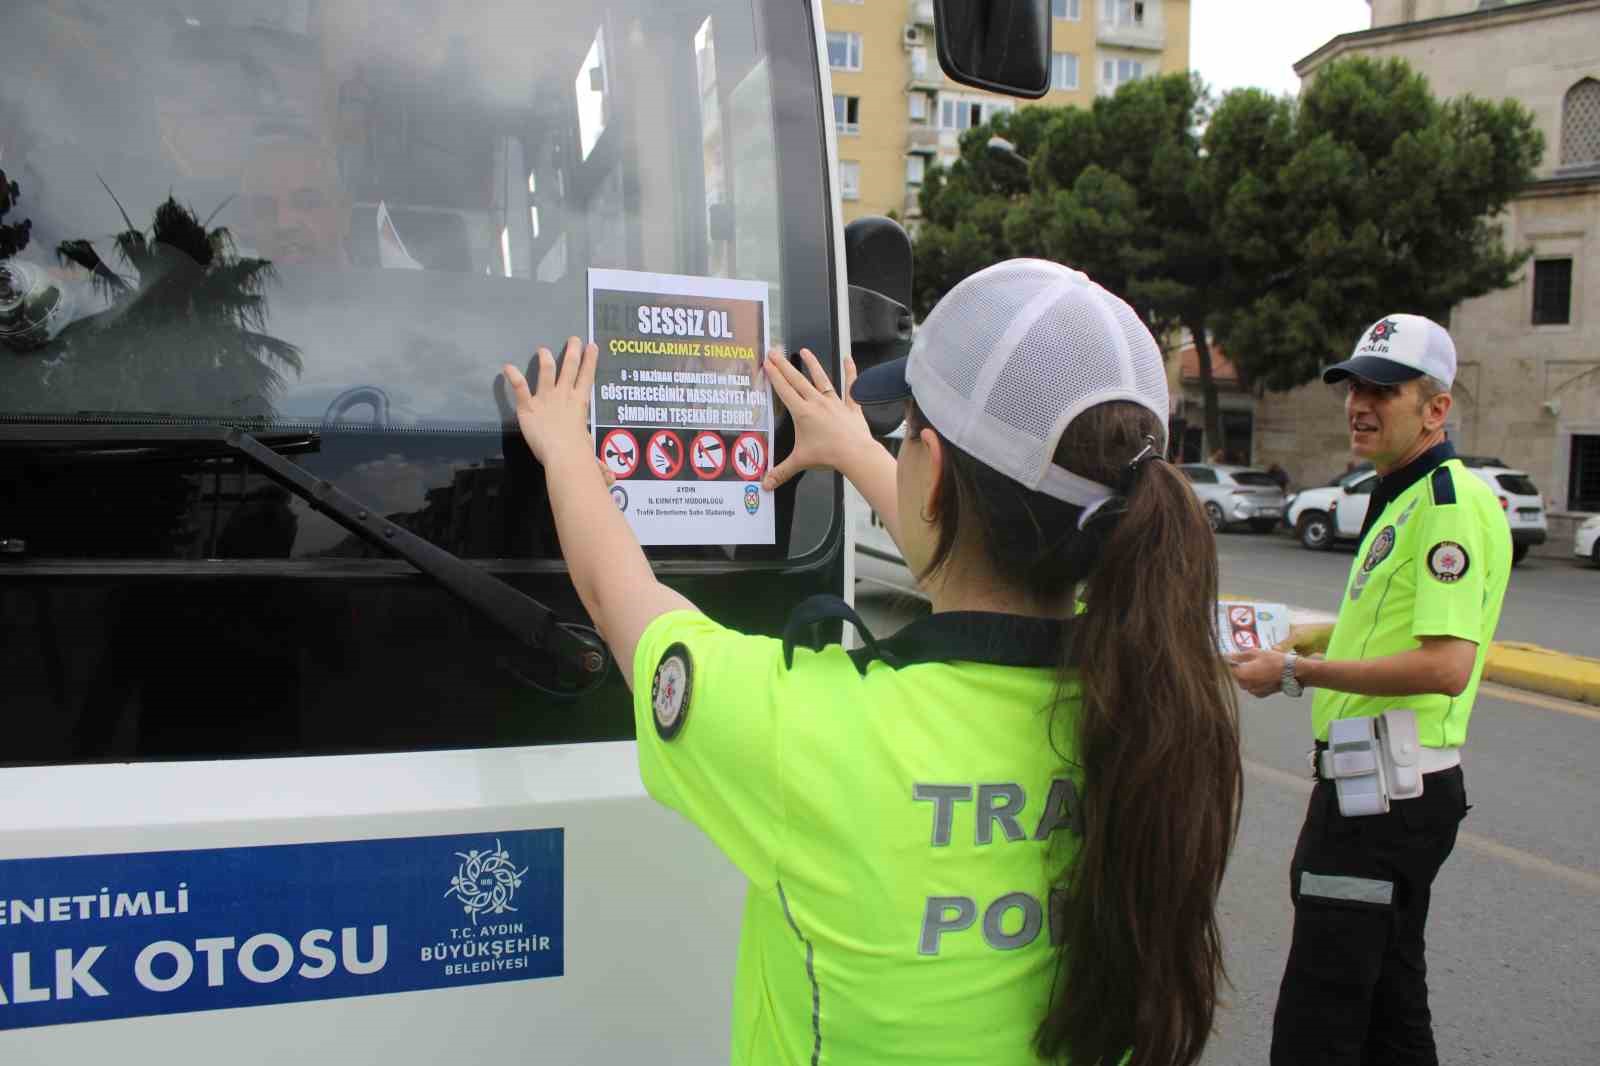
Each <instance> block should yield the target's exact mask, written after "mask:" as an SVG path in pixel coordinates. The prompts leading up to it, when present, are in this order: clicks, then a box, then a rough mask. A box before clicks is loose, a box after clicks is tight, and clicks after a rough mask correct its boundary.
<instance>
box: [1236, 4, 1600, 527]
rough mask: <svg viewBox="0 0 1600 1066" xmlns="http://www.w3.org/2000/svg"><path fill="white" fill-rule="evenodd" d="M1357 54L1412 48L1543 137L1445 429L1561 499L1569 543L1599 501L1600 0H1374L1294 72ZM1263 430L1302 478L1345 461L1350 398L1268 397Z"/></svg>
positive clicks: (1455, 328) (1269, 453) (1467, 328)
mask: <svg viewBox="0 0 1600 1066" xmlns="http://www.w3.org/2000/svg"><path fill="white" fill-rule="evenodd" d="M1350 55H1366V56H1373V57H1375V58H1388V57H1390V56H1398V57H1400V58H1403V59H1405V60H1406V61H1407V62H1408V63H1410V64H1411V65H1412V66H1413V67H1415V68H1416V69H1417V70H1419V71H1421V72H1422V73H1423V74H1425V75H1427V78H1428V81H1429V83H1430V84H1431V86H1432V88H1433V92H1434V94H1435V95H1436V96H1439V97H1441V98H1444V97H1453V96H1461V95H1463V94H1467V93H1471V94H1472V95H1474V96H1478V97H1480V98H1487V99H1501V98H1505V97H1514V98H1515V99H1517V100H1519V101H1521V103H1522V104H1523V105H1524V106H1525V107H1527V108H1528V109H1529V110H1530V111H1532V112H1533V114H1534V117H1535V120H1536V122H1537V124H1538V127H1539V129H1540V131H1541V132H1542V133H1543V134H1544V138H1545V155H1544V162H1543V164H1542V165H1541V166H1540V167H1539V170H1538V172H1537V173H1536V174H1535V176H1534V180H1533V181H1532V182H1531V183H1529V185H1528V186H1527V187H1526V188H1524V189H1523V191H1522V193H1521V194H1520V195H1519V196H1518V197H1517V198H1516V200H1514V201H1513V202H1512V203H1511V204H1510V206H1509V207H1508V208H1507V210H1506V213H1505V215H1504V216H1502V217H1501V219H1499V220H1498V222H1499V225H1500V226H1501V231H1502V233H1503V235H1504V239H1505V241H1506V243H1507V244H1509V245H1510V246H1511V247H1513V248H1528V249H1531V250H1532V252H1533V257H1532V259H1531V260H1530V262H1529V263H1528V264H1527V266H1526V267H1524V268H1523V271H1522V274H1521V276H1520V277H1519V279H1518V281H1517V283H1516V284H1514V285H1513V286H1511V287H1510V288H1508V289H1502V290H1500V291H1498V292H1492V293H1489V294H1488V295H1485V296H1480V297H1478V298H1477V299H1474V300H1467V301H1466V302H1464V303H1462V304H1460V305H1459V306H1457V307H1456V308H1455V309H1454V311H1453V312H1452V313H1451V315H1450V321H1449V323H1448V325H1449V328H1450V332H1451V335H1452V336H1453V337H1454V339H1455V343H1456V351H1457V355H1458V358H1459V368H1458V370H1457V373H1456V388H1455V408H1454V410H1453V411H1452V414H1451V422H1450V430H1451V434H1452V436H1453V437H1454V438H1455V441H1456V447H1457V448H1458V449H1459V450H1461V451H1462V452H1467V453H1472V454H1479V455H1493V456H1495V457H1497V458H1500V459H1503V460H1505V462H1507V463H1509V464H1511V465H1512V466H1515V467H1519V468H1521V469H1523V470H1526V471H1528V473H1529V474H1530V475H1531V476H1532V478H1533V481H1534V483H1535V484H1536V485H1538V487H1539V489H1540V490H1541V492H1542V493H1543V495H1544V497H1545V502H1546V505H1547V506H1548V508H1549V510H1550V534H1551V543H1550V545H1549V546H1548V547H1547V549H1545V550H1547V551H1549V552H1551V553H1553V554H1562V553H1565V552H1569V551H1571V550H1572V537H1571V530H1572V526H1573V525H1574V524H1575V523H1577V522H1579V521H1581V520H1582V519H1583V518H1584V517H1585V516H1587V515H1590V514H1596V513H1600V0H1522V2H1507V0H1373V2H1372V26H1371V28H1370V29H1367V30H1362V31H1359V32H1356V33H1347V34H1344V35H1343V36H1340V37H1336V38H1334V39H1333V40H1331V41H1329V42H1328V43H1327V44H1325V45H1323V46H1322V47H1321V48H1319V49H1317V51H1315V52H1313V53H1312V54H1311V55H1309V56H1307V57H1306V58H1304V59H1302V60H1301V61H1300V62H1299V63H1297V64H1295V72H1296V73H1297V74H1299V75H1300V77H1301V78H1302V80H1303V81H1304V80H1308V79H1310V78H1313V77H1315V76H1316V72H1317V71H1318V70H1319V69H1321V68H1322V67H1323V66H1324V65H1325V64H1327V63H1329V62H1331V61H1332V60H1334V59H1336V58H1338V57H1341V56H1350ZM1394 310H1396V311H1401V310H1405V308H1398V307H1397V308H1395V309H1394ZM1351 340H1352V342H1353V341H1354V338H1351ZM1329 355H1330V361H1331V360H1332V359H1338V358H1343V356H1344V353H1343V352H1334V353H1329ZM1255 434H1256V439H1255V443H1256V449H1255V451H1256V462H1257V463H1258V464H1259V463H1265V462H1271V461H1278V462H1281V463H1283V464H1284V466H1285V467H1287V468H1288V470H1289V471H1290V473H1291V474H1293V475H1294V477H1295V479H1296V480H1297V481H1300V482H1302V483H1313V482H1316V481H1320V480H1321V479H1323V478H1325V477H1326V476H1328V475H1330V474H1332V473H1335V472H1337V471H1339V470H1342V469H1343V468H1344V464H1345V462H1346V459H1347V452H1346V449H1347V447H1348V438H1347V436H1346V434H1345V431H1344V423H1343V420H1342V418H1341V411H1340V406H1339V400H1338V398H1337V397H1336V396H1335V395H1332V394H1331V393H1330V392H1329V390H1328V389H1327V388H1325V387H1324V386H1322V385H1321V384H1312V385H1307V386H1304V387H1302V388H1300V389H1297V390H1295V391H1294V392H1292V393H1289V394H1288V395H1268V396H1266V397H1265V398H1264V399H1263V401H1262V402H1261V404H1260V406H1259V408H1258V417H1257V419H1256V425H1255Z"/></svg>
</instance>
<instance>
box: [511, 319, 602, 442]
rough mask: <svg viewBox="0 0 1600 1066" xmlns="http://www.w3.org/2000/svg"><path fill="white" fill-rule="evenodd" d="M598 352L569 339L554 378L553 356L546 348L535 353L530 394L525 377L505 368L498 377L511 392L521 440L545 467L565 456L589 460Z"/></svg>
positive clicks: (577, 340) (515, 369)
mask: <svg viewBox="0 0 1600 1066" xmlns="http://www.w3.org/2000/svg"><path fill="white" fill-rule="evenodd" d="M599 358H600V349H599V348H598V347H596V346H595V345H593V344H589V345H584V343H583V342H582V341H580V340H579V339H578V338H577V337H568V338H567V346H566V349H565V351H564V352H563V353H562V357H561V371H560V374H559V376H558V375H557V373H556V360H555V356H553V355H552V354H550V349H548V348H540V349H539V379H538V382H537V385H536V387H535V388H534V389H532V390H530V389H529V388H528V380H527V378H525V377H523V376H522V373H521V372H520V371H519V370H517V368H516V367H514V366H512V365H511V364H510V363H507V364H506V365H505V366H504V367H503V368H502V372H503V373H504V374H505V377H506V384H507V385H508V386H509V387H510V389H511V400H512V404H513V405H514V407H515V409H516V412H517V425H518V426H519V427H520V428H521V430H522V438H523V440H526V441H527V442H528V447H529V448H531V449H532V450H533V455H534V458H535V459H538V460H539V462H541V463H543V464H544V465H545V466H546V467H549V466H550V465H551V462H552V460H555V459H558V458H560V457H562V456H564V455H566V454H567V453H569V452H573V451H575V452H577V453H579V454H582V455H585V456H592V455H593V454H594V448H593V446H592V445H591V444H590V440H589V397H590V396H591V395H592V394H593V391H594V370H595V363H596V362H597V361H598V360H599Z"/></svg>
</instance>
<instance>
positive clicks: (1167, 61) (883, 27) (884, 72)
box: [823, 0, 1190, 225]
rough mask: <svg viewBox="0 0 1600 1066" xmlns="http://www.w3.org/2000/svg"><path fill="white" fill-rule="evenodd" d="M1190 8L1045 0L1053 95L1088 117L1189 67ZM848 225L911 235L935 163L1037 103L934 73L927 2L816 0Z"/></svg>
mask: <svg viewBox="0 0 1600 1066" xmlns="http://www.w3.org/2000/svg"><path fill="white" fill-rule="evenodd" d="M1189 3H1190V0H1051V5H1050V8H1051V19H1050V26H1051V38H1050V41H1051V61H1050V75H1051V83H1050V92H1048V93H1047V94H1045V96H1044V97H1043V98H1042V99H1040V100H1039V101H1037V102H1038V103H1039V104H1046V105H1052V106H1057V107H1059V106H1062V105H1067V104H1074V105H1077V106H1080V107H1087V106H1088V105H1089V104H1091V103H1092V102H1093V101H1094V97H1095V94H1096V93H1109V92H1113V91H1115V89H1116V87H1117V86H1118V85H1120V84H1122V83H1123V82H1125V81H1132V80H1134V79H1136V78H1142V77H1149V76H1151V75H1155V74H1169V73H1172V72H1173V71H1183V70H1187V69H1188V68H1189ZM823 21H824V23H825V24H826V28H827V35H828V36H827V42H828V65H829V67H830V68H831V74H832V77H833V117H834V126H835V129H836V131H837V133H838V141H839V189H840V193H841V197H842V199H843V201H844V217H845V221H846V222H848V221H851V220H852V219H855V218H859V217H861V216H863V215H887V214H889V213H890V212H891V211H892V212H894V214H895V215H896V216H898V217H899V218H901V219H904V220H908V221H910V222H911V223H912V224H913V225H914V224H915V220H916V218H917V216H918V215H919V214H920V213H921V206H920V204H919V202H918V193H919V190H920V188H921V185H922V178H923V175H924V174H925V173H926V172H927V168H928V167H930V166H932V165H933V164H934V163H938V162H943V163H948V162H950V161H951V160H953V159H954V158H955V157H956V155H957V148H958V143H959V140H960V137H961V134H962V132H963V131H965V130H967V129H969V128H971V127H972V126H975V125H980V124H982V123H984V122H987V121H988V120H989V119H990V118H992V117H993V116H994V115H995V114H996V113H997V112H1001V111H1009V110H1011V109H1012V108H1014V107H1018V106H1024V107H1025V106H1028V105H1029V104H1031V103H1033V102H1034V101H1023V100H1017V99H1015V98H1014V97H1009V96H998V95H995V94H993V93H986V92H983V91H981V90H978V89H972V88H968V87H967V86H964V85H957V84H956V83H955V82H953V81H950V80H948V79H947V78H945V76H944V72H943V71H942V70H940V68H939V59H938V54H937V50H936V48H935V44H934V37H933V0H824V3H823Z"/></svg>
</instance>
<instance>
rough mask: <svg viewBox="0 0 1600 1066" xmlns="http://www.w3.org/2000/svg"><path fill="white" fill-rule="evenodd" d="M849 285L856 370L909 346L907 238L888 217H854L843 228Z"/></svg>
mask: <svg viewBox="0 0 1600 1066" xmlns="http://www.w3.org/2000/svg"><path fill="white" fill-rule="evenodd" d="M844 264H845V266H844V269H845V280H846V281H847V282H849V285H850V351H851V354H852V356H853V357H854V358H855V361H856V366H857V367H858V368H859V369H861V370H866V369H867V368H868V367H873V366H877V365H878V364H879V363H884V362H887V361H889V360H890V359H898V358H900V357H901V356H902V355H905V354H906V353H907V352H909V351H910V350H911V328H912V321H911V238H910V237H908V236H907V235H906V231H905V230H904V229H903V228H901V226H900V223H898V222H896V221H895V220H894V219H892V218H883V217H881V216H873V217H870V218H858V219H856V220H855V221H854V222H852V223H850V224H849V225H848V226H846V227H845V228H844Z"/></svg>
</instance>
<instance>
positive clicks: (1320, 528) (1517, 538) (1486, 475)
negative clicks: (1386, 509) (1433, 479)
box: [1288, 456, 1550, 566]
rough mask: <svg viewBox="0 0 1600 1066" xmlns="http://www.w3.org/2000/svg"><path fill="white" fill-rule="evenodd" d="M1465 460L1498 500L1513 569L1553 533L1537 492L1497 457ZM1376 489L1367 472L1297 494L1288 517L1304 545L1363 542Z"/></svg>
mask: <svg viewBox="0 0 1600 1066" xmlns="http://www.w3.org/2000/svg"><path fill="white" fill-rule="evenodd" d="M1461 461H1462V464H1463V465H1464V466H1466V468H1467V469H1468V470H1470V471H1472V473H1473V474H1475V475H1476V476H1477V477H1478V478H1480V479H1481V480H1482V481H1483V482H1484V483H1485V484H1486V485H1488V486H1489V487H1490V488H1491V489H1493V490H1494V494H1495V496H1497V497H1498V498H1499V500H1500V509H1501V510H1502V511H1504V512H1505V515H1506V521H1507V523H1509V524H1510V526H1511V563H1512V565H1513V566H1515V565H1516V564H1517V563H1520V562H1522V560H1523V559H1525V558H1526V557H1527V555H1528V552H1529V551H1531V550H1532V549H1533V547H1534V546H1535V545H1538V544H1543V543H1544V542H1545V540H1546V539H1547V538H1548V537H1549V535H1550V532H1549V525H1548V523H1547V521H1546V519H1545V513H1544V500H1543V499H1542V498H1541V497H1540V495H1539V489H1538V488H1537V486H1535V485H1534V483H1533V480H1532V479H1531V478H1530V477H1528V475H1527V473H1526V472H1524V471H1521V470H1513V469H1511V468H1510V467H1508V466H1506V465H1504V464H1503V463H1501V462H1500V461H1499V460H1498V459H1490V458H1481V457H1477V456H1462V457H1461ZM1377 485H1378V475H1377V474H1376V473H1374V472H1373V471H1370V470H1366V471H1359V472H1357V473H1353V474H1347V475H1345V477H1344V478H1342V479H1341V480H1340V483H1339V484H1338V485H1336V486H1332V487H1328V488H1320V489H1306V490H1305V491H1303V492H1300V493H1297V494H1296V495H1295V498H1294V502H1293V504H1292V505H1291V506H1290V509H1289V513H1288V518H1289V522H1290V524H1291V525H1292V526H1293V527H1294V531H1295V535H1296V536H1297V537H1299V538H1300V543H1301V545H1302V546H1304V547H1306V548H1309V549H1311V550H1312V551H1324V550H1326V549H1328V548H1330V547H1332V546H1333V543H1334V542H1335V541H1337V540H1355V539H1357V538H1359V537H1360V536H1361V526H1362V523H1364V522H1365V521H1366V520H1367V505H1368V504H1369V503H1370V502H1371V501H1372V490H1373V489H1375V488H1376V487H1377Z"/></svg>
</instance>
